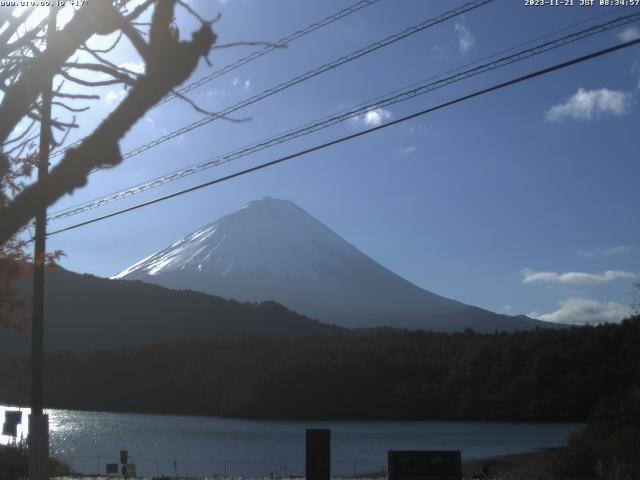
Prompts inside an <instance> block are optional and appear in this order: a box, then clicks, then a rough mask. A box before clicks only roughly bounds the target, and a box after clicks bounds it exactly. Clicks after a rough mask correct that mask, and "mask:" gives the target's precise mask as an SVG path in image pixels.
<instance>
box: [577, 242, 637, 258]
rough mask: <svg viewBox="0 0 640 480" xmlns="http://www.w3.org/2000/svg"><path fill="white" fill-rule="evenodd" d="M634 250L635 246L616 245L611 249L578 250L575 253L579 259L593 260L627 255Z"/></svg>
mask: <svg viewBox="0 0 640 480" xmlns="http://www.w3.org/2000/svg"><path fill="white" fill-rule="evenodd" d="M635 248H636V246H635V245H616V246H613V247H608V248H602V249H599V248H598V249H595V250H578V251H577V252H576V253H577V254H578V255H579V256H581V257H587V258H593V257H599V256H605V257H613V256H615V255H622V254H625V253H629V252H630V251H632V250H634V249H635Z"/></svg>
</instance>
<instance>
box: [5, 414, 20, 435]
mask: <svg viewBox="0 0 640 480" xmlns="http://www.w3.org/2000/svg"><path fill="white" fill-rule="evenodd" d="M21 423H22V412H21V411H19V410H7V411H5V412H4V424H3V425H2V434H3V435H9V436H11V437H15V436H17V435H18V425H20V424H21Z"/></svg>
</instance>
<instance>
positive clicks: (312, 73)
mask: <svg viewBox="0 0 640 480" xmlns="http://www.w3.org/2000/svg"><path fill="white" fill-rule="evenodd" d="M493 1H494V0H473V1H472V2H469V3H465V4H464V5H462V6H460V7H458V8H455V9H453V10H449V11H447V12H445V13H443V14H441V15H439V16H437V17H433V18H430V19H428V20H425V21H424V22H421V23H419V24H417V25H414V26H412V27H409V28H406V29H405V30H402V31H401V32H398V33H395V34H393V35H390V36H388V37H386V38H384V39H383V40H379V41H377V42H374V43H371V44H369V45H367V46H366V47H364V48H361V49H359V50H355V51H353V52H351V53H350V54H348V55H344V56H342V57H340V58H338V59H336V60H334V61H332V62H329V63H325V64H324V65H321V66H320V67H316V68H314V69H313V70H309V71H307V72H305V73H303V74H301V75H298V76H296V77H293V78H291V79H289V80H287V81H286V82H282V83H280V84H278V85H276V86H275V87H272V88H269V89H267V90H264V91H262V92H260V93H258V94H256V95H254V96H252V97H249V98H246V99H244V100H242V101H240V102H238V103H236V104H234V105H231V106H229V107H227V108H225V109H224V110H222V111H220V112H216V113H214V114H211V115H207V116H206V117H204V118H201V119H200V120H197V121H195V122H193V123H191V124H189V125H186V126H184V127H181V128H179V129H177V130H174V131H172V132H169V133H167V134H166V135H163V136H162V137H159V138H156V139H154V140H152V141H150V142H147V143H145V144H143V145H140V146H138V147H136V148H134V149H133V150H130V151H128V152H127V153H125V154H123V155H122V160H126V159H127V158H131V157H133V156H135V155H138V154H140V153H142V152H144V151H146V150H149V149H150V148H153V147H155V146H156V145H159V144H161V143H164V142H166V141H168V140H171V139H174V138H177V137H179V136H180V135H183V134H185V133H188V132H190V131H192V130H195V129H196V128H200V127H202V126H204V125H207V124H209V123H211V122H213V121H214V120H217V119H219V118H224V117H227V116H229V115H230V114H232V113H234V112H236V111H238V110H240V109H241V108H244V107H247V106H249V105H252V104H254V103H256V102H258V101H260V100H263V99H265V98H267V97H270V96H272V95H275V94H276V93H279V92H282V91H283V90H286V89H288V88H290V87H293V86H294V85H297V84H299V83H301V82H304V81H306V80H310V79H311V78H314V77H316V76H318V75H320V74H322V73H325V72H327V71H329V70H333V69H335V68H338V67H339V66H341V65H344V64H345V63H348V62H351V61H353V60H356V59H358V58H360V57H362V56H364V55H367V54H369V53H372V52H375V51H376V50H379V49H380V48H383V47H386V46H388V45H391V44H392V43H395V42H397V41H400V40H402V39H404V38H407V37H409V36H411V35H414V34H416V33H418V32H421V31H423V30H425V29H427V28H430V27H433V26H434V25H437V24H439V23H442V22H444V21H446V20H449V19H451V18H454V17H456V16H459V15H462V14H463V13H466V12H468V11H470V10H473V9H476V8H478V7H480V6H482V5H485V4H487V3H491V2H493ZM69 148H72V146H69V147H67V148H65V149H62V150H59V152H60V153H63V152H65V151H66V150H68V149H69ZM98 170H101V168H97V169H94V170H93V171H92V172H91V173H93V172H95V171H98Z"/></svg>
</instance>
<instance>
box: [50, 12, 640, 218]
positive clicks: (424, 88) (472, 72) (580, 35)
mask: <svg viewBox="0 0 640 480" xmlns="http://www.w3.org/2000/svg"><path fill="white" fill-rule="evenodd" d="M638 20H640V13H635V14H631V15H626V16H623V17H619V18H616V19H614V20H611V21H609V22H606V23H603V24H600V25H595V26H592V27H589V28H587V29H584V30H581V31H579V32H575V33H571V34H569V35H565V36H563V37H561V38H558V39H555V40H552V41H549V42H545V43H543V44H540V45H536V46H534V47H532V48H529V49H525V50H522V51H519V52H517V53H515V54H513V55H509V56H506V57H502V58H499V59H497V60H495V61H492V62H489V63H486V64H483V65H479V66H477V67H475V68H472V69H469V70H465V71H462V72H460V73H457V74H455V75H451V76H449V77H446V78H443V79H440V80H438V81H435V82H431V83H427V84H425V83H424V82H423V83H422V84H413V85H411V86H410V87H405V88H404V89H402V90H397V91H396V92H397V93H395V94H393V95H390V96H387V97H378V98H377V99H376V100H375V101H371V102H370V103H366V104H364V105H361V106H359V107H356V108H353V109H350V110H346V111H343V112H340V113H338V114H334V115H333V116H329V117H325V118H323V119H322V120H320V121H318V122H315V123H311V124H307V125H304V126H302V127H299V128H297V129H294V130H291V131H289V132H287V133H285V134H282V135H279V136H275V137H271V138H269V139H267V140H263V141H260V142H257V143H254V144H252V145H249V146H246V147H243V148H240V149H237V150H234V151H232V152H230V153H227V154H224V155H221V156H217V157H214V158H212V159H209V160H206V161H204V162H201V163H198V164H195V165H191V166H189V167H186V168H183V169H181V170H177V171H174V172H172V173H169V174H166V175H163V176H161V177H157V178H154V179H151V180H148V181H146V182H144V183H141V184H138V185H135V186H132V187H129V188H127V189H124V190H121V191H119V192H116V193H113V194H110V195H106V196H103V197H100V198H98V199H94V200H91V201H88V202H85V203H82V204H79V205H75V206H72V207H69V208H66V209H64V210H61V211H58V212H55V213H53V214H52V215H50V216H49V218H48V220H49V221H53V220H58V219H62V218H67V217H70V216H72V215H76V214H79V213H82V212H85V211H88V210H92V209H94V208H98V207H101V206H104V205H108V204H110V203H113V202H115V201H118V200H121V199H123V198H127V197H129V196H132V195H135V194H138V193H142V192H144V191H146V190H150V189H152V188H156V187H159V186H161V185H164V184H167V183H169V182H172V181H175V180H178V179H181V178H184V177H187V176H190V175H193V174H196V173H199V172H201V171H204V170H206V169H209V168H213V167H216V166H219V165H222V164H225V163H228V162H230V161H233V160H236V159H238V158H241V157H245V156H247V155H250V154H252V153H255V152H257V151H261V150H264V149H266V148H270V147H272V146H274V145H278V144H280V143H284V142H287V141H290V140H293V139H295V138H299V137H302V136H304V135H308V134H310V133H313V132H316V131H319V130H322V129H325V128H328V127H330V126H332V125H336V124H338V123H340V122H344V121H346V120H348V119H350V118H354V117H356V116H358V115H362V114H364V113H366V112H367V111H371V110H372V109H375V108H383V107H387V106H390V105H393V104H396V103H399V102H403V101H406V100H410V99H412V98H414V97H416V96H419V95H424V94H426V93H429V92H431V91H434V90H436V89H439V88H442V87H444V86H447V85H450V84H452V83H455V82H458V81H461V80H464V79H467V78H469V77H472V76H476V75H479V74H481V73H485V72H488V71H491V70H495V69H497V68H502V67H505V66H507V65H510V64H512V63H515V62H518V61H521V60H525V59H528V58H531V57H533V56H536V55H540V54H542V53H545V52H548V51H550V50H554V49H556V48H560V47H562V46H565V45H568V44H570V43H573V42H576V41H578V40H581V39H584V38H587V37H590V36H592V35H595V34H598V33H601V32H604V31H608V30H611V29H613V28H617V27H620V26H623V25H626V24H628V23H631V22H634V21H638ZM563 30H566V29H563ZM545 37H546V36H545ZM510 50H512V49H510ZM494 56H495V55H494ZM474 63H477V62H474ZM456 70H459V69H456Z"/></svg>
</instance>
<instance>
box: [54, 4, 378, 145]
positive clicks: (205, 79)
mask: <svg viewBox="0 0 640 480" xmlns="http://www.w3.org/2000/svg"><path fill="white" fill-rule="evenodd" d="M379 1H380V0H360V1H359V2H357V3H355V4H353V5H351V6H350V7H347V8H345V9H342V10H340V11H338V12H336V13H334V14H333V15H329V16H327V17H325V18H323V19H322V20H319V21H317V22H314V23H312V24H310V25H307V26H306V27H305V28H302V29H300V30H297V31H295V32H293V33H292V34H290V35H287V36H286V37H283V38H281V39H280V40H278V41H277V42H275V43H273V44H269V45H267V46H265V47H264V48H261V49H260V50H256V51H254V52H252V53H250V54H249V55H247V56H245V57H242V58H240V59H239V60H236V61H235V62H233V63H230V64H229V65H226V66H224V67H222V68H221V69H219V70H216V71H214V72H211V73H210V74H208V75H205V76H204V77H202V78H200V79H198V80H196V81H195V82H193V83H190V84H189V85H185V86H184V87H182V88H180V89H178V90H177V92H178V93H180V94H184V93H187V92H190V91H191V90H194V89H196V88H198V87H200V86H202V85H204V84H205V83H208V82H210V81H212V80H214V79H216V78H218V77H221V76H222V75H225V74H227V73H229V72H231V71H233V70H235V69H237V68H240V67H241V66H243V65H246V64H247V63H250V62H252V61H254V60H256V59H258V58H260V57H262V56H263V55H266V54H268V53H271V52H273V51H274V50H276V49H280V48H283V47H286V46H287V45H289V44H291V43H292V42H293V41H294V40H297V39H298V38H301V37H304V36H306V35H308V34H310V33H312V32H314V31H316V30H318V29H320V28H322V27H326V26H327V25H330V24H332V23H334V22H336V21H338V20H340V19H341V18H344V17H346V16H348V15H351V14H352V13H355V12H357V11H359V10H361V9H363V8H365V7H368V6H370V5H373V4H374V3H377V2H379ZM176 97H177V95H176V94H174V93H173V92H172V93H169V94H168V95H166V96H165V97H163V98H162V99H161V100H160V101H159V102H158V103H157V104H155V105H154V106H153V107H152V108H156V107H159V106H160V105H162V104H164V103H166V102H168V101H170V100H173V99H174V98H176ZM83 141H84V139H80V140H78V141H76V142H73V143H71V144H70V145H67V146H66V147H64V148H61V149H59V150H56V151H55V152H53V153H52V154H51V157H57V156H60V155H62V154H63V153H64V152H66V151H67V150H69V149H71V148H74V147H77V146H78V145H80V144H81V143H82V142H83Z"/></svg>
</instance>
